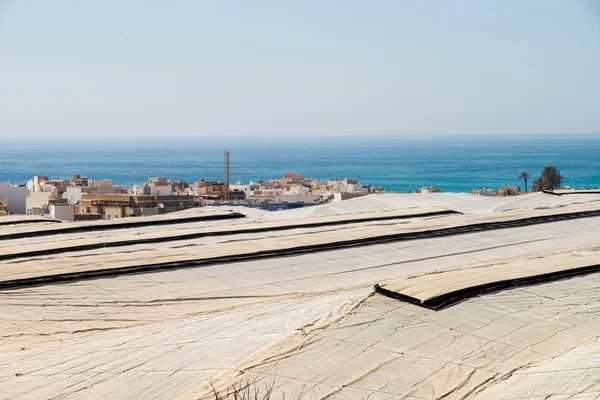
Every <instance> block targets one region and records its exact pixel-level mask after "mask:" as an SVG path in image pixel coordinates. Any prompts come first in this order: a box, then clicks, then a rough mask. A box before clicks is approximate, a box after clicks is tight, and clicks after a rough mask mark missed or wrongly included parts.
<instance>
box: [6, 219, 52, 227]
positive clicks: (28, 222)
mask: <svg viewBox="0 0 600 400" xmlns="http://www.w3.org/2000/svg"><path fill="white" fill-rule="evenodd" d="M40 222H55V223H59V222H60V221H57V220H55V219H49V218H48V219H32V220H29V221H27V220H16V221H2V217H0V226H7V225H22V224H39V223H40Z"/></svg>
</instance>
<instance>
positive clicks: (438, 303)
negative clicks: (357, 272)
mask: <svg viewBox="0 0 600 400" xmlns="http://www.w3.org/2000/svg"><path fill="white" fill-rule="evenodd" d="M596 272H600V265H599V264H596V265H590V266H587V267H580V268H573V269H568V270H562V271H556V272H549V273H547V274H540V275H532V276H526V277H523V278H515V279H506V280H502V281H497V282H490V283H485V284H482V285H477V286H471V287H468V288H465V289H460V290H455V291H452V292H448V293H444V294H442V295H440V296H436V297H432V298H429V299H427V300H425V301H423V302H421V301H420V300H419V299H416V298H414V297H410V296H407V295H404V294H402V293H397V292H393V291H391V290H387V289H385V288H383V287H381V286H379V285H375V291H376V292H378V293H381V294H383V295H385V296H388V297H391V298H394V299H397V300H401V301H405V302H408V303H411V304H416V305H418V306H421V307H425V308H428V309H430V310H435V311H438V310H442V309H445V308H448V307H450V306H453V305H455V304H457V303H459V302H461V301H463V300H467V299H470V298H472V297H477V296H481V295H484V294H489V293H496V292H500V291H503V290H508V289H515V288H518V287H522V286H531V285H537V284H541V283H548V282H554V281H558V280H561V279H568V278H573V277H577V276H582V275H588V274H592V273H596Z"/></svg>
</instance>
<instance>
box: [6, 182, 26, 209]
mask: <svg viewBox="0 0 600 400" xmlns="http://www.w3.org/2000/svg"><path fill="white" fill-rule="evenodd" d="M27 197H29V190H28V189H27V188H26V187H24V186H15V185H11V184H10V183H9V182H0V198H2V199H7V200H8V212H9V213H11V214H25V211H26V210H27Z"/></svg>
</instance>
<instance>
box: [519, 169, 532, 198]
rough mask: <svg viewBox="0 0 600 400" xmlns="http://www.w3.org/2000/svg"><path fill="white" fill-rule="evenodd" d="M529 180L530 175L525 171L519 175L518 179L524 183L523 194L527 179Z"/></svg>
mask: <svg viewBox="0 0 600 400" xmlns="http://www.w3.org/2000/svg"><path fill="white" fill-rule="evenodd" d="M529 178H531V174H530V173H529V172H527V171H523V172H521V174H520V175H519V179H522V180H523V181H524V182H525V194H527V179H529Z"/></svg>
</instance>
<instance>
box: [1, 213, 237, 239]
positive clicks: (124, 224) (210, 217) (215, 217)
mask: <svg viewBox="0 0 600 400" xmlns="http://www.w3.org/2000/svg"><path fill="white" fill-rule="evenodd" d="M245 217H246V216H245V215H244V214H240V213H237V212H235V213H230V214H217V215H204V216H198V217H190V218H181V219H164V220H153V221H139V220H138V221H131V222H121V223H116V224H102V225H83V226H69V227H65V228H57V229H46V230H43V231H32V232H17V233H9V234H6V235H0V240H10V239H23V238H30V237H40V236H51V235H58V234H64V233H78V232H97V231H108V230H114V229H127V228H137V227H141V226H161V225H174V224H187V223H192V222H204V221H220V220H227V219H236V218H245ZM132 219H134V218H132Z"/></svg>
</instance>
